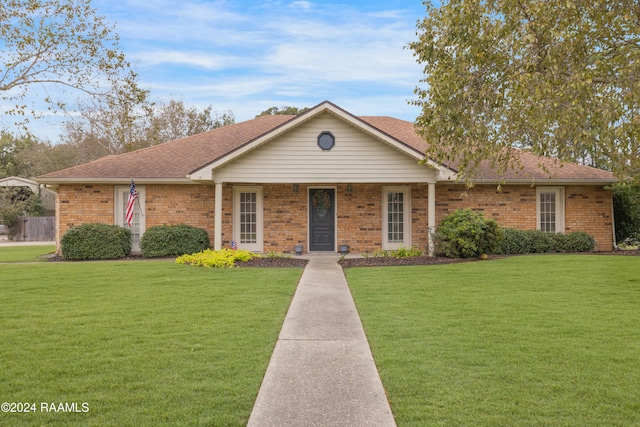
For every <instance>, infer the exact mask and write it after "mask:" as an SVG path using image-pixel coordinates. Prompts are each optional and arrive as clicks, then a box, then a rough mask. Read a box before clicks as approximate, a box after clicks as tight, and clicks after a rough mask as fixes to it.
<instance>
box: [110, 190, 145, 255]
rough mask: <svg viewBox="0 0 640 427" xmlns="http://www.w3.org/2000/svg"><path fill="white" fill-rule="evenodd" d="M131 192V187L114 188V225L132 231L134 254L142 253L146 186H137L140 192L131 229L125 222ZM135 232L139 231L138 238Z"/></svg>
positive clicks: (132, 250)
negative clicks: (141, 243)
mask: <svg viewBox="0 0 640 427" xmlns="http://www.w3.org/2000/svg"><path fill="white" fill-rule="evenodd" d="M130 190H131V185H127V186H121V185H117V186H115V187H114V197H113V199H114V201H115V203H114V206H113V220H114V221H113V223H114V224H116V225H119V226H120V227H124V228H127V229H129V230H131V231H132V236H131V252H132V253H140V239H141V238H142V235H143V234H144V232H145V230H146V229H147V227H146V215H145V212H146V208H145V201H146V189H145V187H144V186H138V185H136V191H137V192H138V198H137V199H136V204H135V206H134V210H133V213H134V215H133V223H132V224H131V227H129V225H128V224H127V221H126V220H125V214H126V210H127V201H128V200H129V191H130ZM135 231H138V234H137V236H136V235H135V234H134V233H135Z"/></svg>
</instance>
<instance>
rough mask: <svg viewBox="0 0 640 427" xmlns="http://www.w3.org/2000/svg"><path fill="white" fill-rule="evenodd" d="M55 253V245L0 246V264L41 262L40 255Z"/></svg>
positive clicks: (42, 259) (44, 259)
mask: <svg viewBox="0 0 640 427" xmlns="http://www.w3.org/2000/svg"><path fill="white" fill-rule="evenodd" d="M55 251H56V246H55V245H34V246H4V247H3V246H0V263H3V262H42V261H46V258H43V257H42V255H47V254H52V253H54V252H55Z"/></svg>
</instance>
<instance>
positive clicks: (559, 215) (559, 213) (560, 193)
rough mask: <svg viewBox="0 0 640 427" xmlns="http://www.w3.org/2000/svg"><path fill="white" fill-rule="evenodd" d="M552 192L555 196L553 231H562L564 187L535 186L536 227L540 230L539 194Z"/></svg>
mask: <svg viewBox="0 0 640 427" xmlns="http://www.w3.org/2000/svg"><path fill="white" fill-rule="evenodd" d="M548 193H553V194H555V198H556V211H555V214H556V215H555V217H556V218H555V222H556V230H555V233H563V234H564V232H565V230H564V211H565V209H564V187H536V229H537V230H542V212H541V211H540V202H541V195H542V194H548Z"/></svg>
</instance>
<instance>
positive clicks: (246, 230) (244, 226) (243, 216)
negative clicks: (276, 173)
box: [240, 193, 257, 243]
mask: <svg viewBox="0 0 640 427" xmlns="http://www.w3.org/2000/svg"><path fill="white" fill-rule="evenodd" d="M256 201H257V193H240V243H256V239H257V234H256V230H257V222H256V220H257V202H256Z"/></svg>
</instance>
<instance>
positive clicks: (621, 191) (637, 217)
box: [612, 182, 640, 245]
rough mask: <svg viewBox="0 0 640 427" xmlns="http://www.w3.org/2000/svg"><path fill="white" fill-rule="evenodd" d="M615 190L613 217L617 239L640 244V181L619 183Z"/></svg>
mask: <svg viewBox="0 0 640 427" xmlns="http://www.w3.org/2000/svg"><path fill="white" fill-rule="evenodd" d="M612 190H613V217H614V219H615V224H616V227H615V228H616V241H617V242H618V243H622V244H625V243H626V244H629V245H638V244H640V183H624V182H623V183H619V184H615V185H613V187H612Z"/></svg>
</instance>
